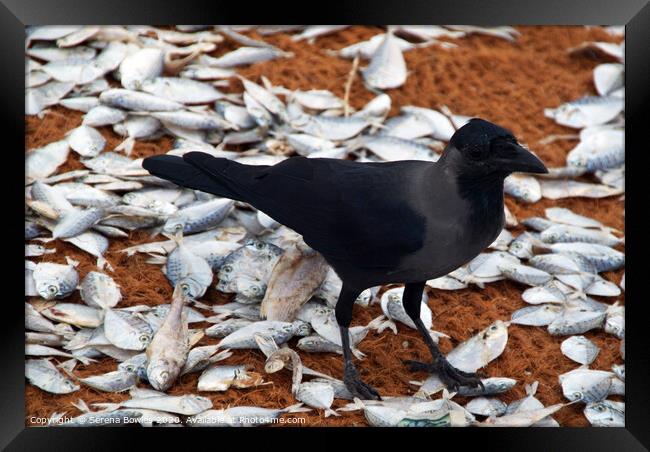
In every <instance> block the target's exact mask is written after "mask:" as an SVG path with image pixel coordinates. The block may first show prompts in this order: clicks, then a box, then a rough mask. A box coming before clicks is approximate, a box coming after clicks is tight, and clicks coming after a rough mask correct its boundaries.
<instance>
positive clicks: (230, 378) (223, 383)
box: [197, 364, 263, 391]
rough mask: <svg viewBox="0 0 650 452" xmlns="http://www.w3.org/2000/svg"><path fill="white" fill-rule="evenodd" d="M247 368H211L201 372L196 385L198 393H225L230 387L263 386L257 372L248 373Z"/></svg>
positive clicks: (245, 366) (243, 366)
mask: <svg viewBox="0 0 650 452" xmlns="http://www.w3.org/2000/svg"><path fill="white" fill-rule="evenodd" d="M247 368H248V366H247V365H245V364H243V365H238V366H219V365H217V366H212V367H209V368H208V369H206V370H205V371H203V373H202V374H201V376H200V377H199V381H198V383H197V389H198V390H199V391H226V390H228V389H229V388H230V387H235V388H248V387H251V386H259V385H261V384H263V379H262V376H261V375H260V374H258V373H257V372H249V371H248V370H247Z"/></svg>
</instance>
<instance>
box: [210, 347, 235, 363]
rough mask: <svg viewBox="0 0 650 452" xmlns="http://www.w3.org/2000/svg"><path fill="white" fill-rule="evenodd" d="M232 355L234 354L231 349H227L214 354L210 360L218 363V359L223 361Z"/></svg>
mask: <svg viewBox="0 0 650 452" xmlns="http://www.w3.org/2000/svg"><path fill="white" fill-rule="evenodd" d="M231 356H232V352H231V351H230V349H225V350H222V351H220V352H218V353H216V354H214V355H212V356H211V357H210V359H209V361H210V363H216V362H217V361H222V360H224V359H226V358H230V357H231Z"/></svg>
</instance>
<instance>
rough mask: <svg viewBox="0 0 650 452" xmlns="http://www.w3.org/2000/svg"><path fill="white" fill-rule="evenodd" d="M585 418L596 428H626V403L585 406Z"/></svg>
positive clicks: (600, 403)
mask: <svg viewBox="0 0 650 452" xmlns="http://www.w3.org/2000/svg"><path fill="white" fill-rule="evenodd" d="M584 414H585V417H586V418H587V419H588V420H589V423H590V424H591V425H592V426H594V427H625V403H624V402H615V401H613V400H602V401H599V402H591V403H588V404H587V405H586V406H585V409H584Z"/></svg>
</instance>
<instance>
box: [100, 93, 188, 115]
mask: <svg viewBox="0 0 650 452" xmlns="http://www.w3.org/2000/svg"><path fill="white" fill-rule="evenodd" d="M99 101H100V102H101V103H102V104H105V105H109V106H111V107H116V108H123V109H126V110H136V111H175V110H180V109H182V108H183V104H181V103H179V102H175V101H172V100H169V99H164V98H160V97H157V96H154V95H152V94H148V93H143V92H139V91H131V90H128V89H121V88H112V89H109V90H106V91H104V92H102V93H101V94H100V95H99Z"/></svg>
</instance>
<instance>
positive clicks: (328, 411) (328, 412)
mask: <svg viewBox="0 0 650 452" xmlns="http://www.w3.org/2000/svg"><path fill="white" fill-rule="evenodd" d="M330 416H340V414H339V413H337V412H336V411H334V410H333V409H331V408H325V417H330Z"/></svg>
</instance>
